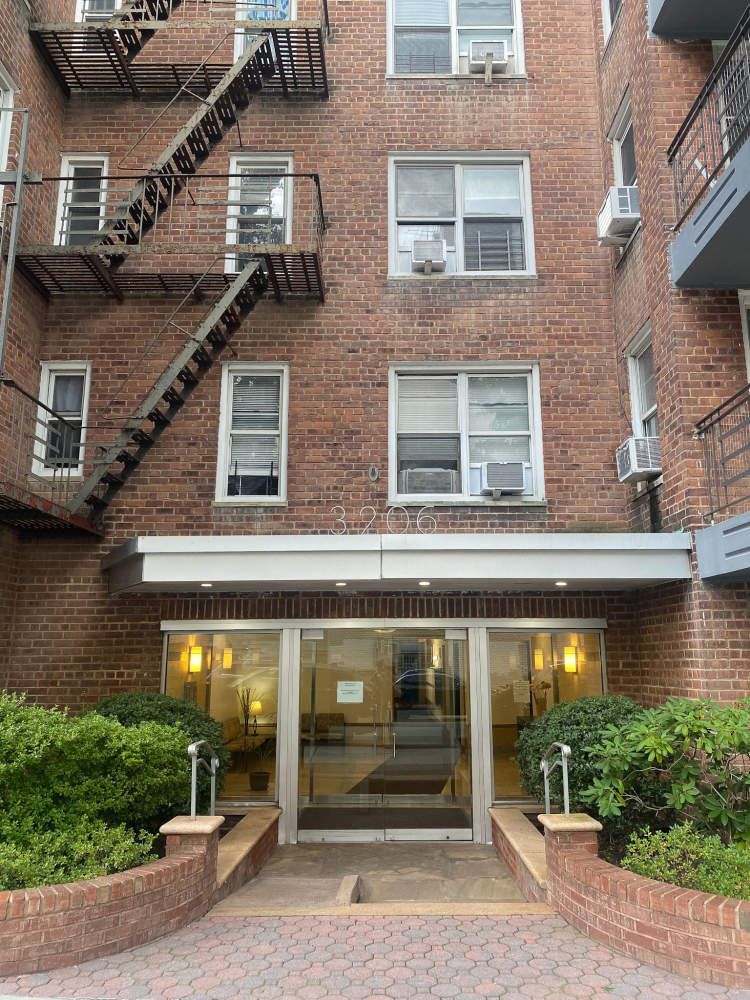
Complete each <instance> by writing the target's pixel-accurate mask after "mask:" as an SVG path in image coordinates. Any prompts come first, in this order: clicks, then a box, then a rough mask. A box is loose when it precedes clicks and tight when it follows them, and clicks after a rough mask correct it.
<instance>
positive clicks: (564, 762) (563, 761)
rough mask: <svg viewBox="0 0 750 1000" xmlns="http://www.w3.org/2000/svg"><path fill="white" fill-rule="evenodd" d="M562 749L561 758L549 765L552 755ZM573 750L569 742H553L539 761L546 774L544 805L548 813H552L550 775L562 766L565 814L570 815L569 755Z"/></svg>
mask: <svg viewBox="0 0 750 1000" xmlns="http://www.w3.org/2000/svg"><path fill="white" fill-rule="evenodd" d="M557 750H559V751H560V759H559V760H556V761H555V763H554V764H553V765H552V767H550V766H549V759H550V757H551V756H552V755H553V754H554V753H555V752H556V751H557ZM571 753H572V751H571V749H570V747H569V746H568V745H567V743H553V744H552V746H551V747H550V748H549V750H548V751H547V753H546V754H545V755H544V757H542V759H541V761H540V762H539V770H540V771H542V773H543V774H544V806H545V810H546V813H547V815H548V816H549V813H550V802H549V776H550V775H551V774H552V772H553V771H554V770H555V768H556V767H561V768H562V773H563V803H564V805H565V815H566V816H570V797H569V795H568V757H570V755H571Z"/></svg>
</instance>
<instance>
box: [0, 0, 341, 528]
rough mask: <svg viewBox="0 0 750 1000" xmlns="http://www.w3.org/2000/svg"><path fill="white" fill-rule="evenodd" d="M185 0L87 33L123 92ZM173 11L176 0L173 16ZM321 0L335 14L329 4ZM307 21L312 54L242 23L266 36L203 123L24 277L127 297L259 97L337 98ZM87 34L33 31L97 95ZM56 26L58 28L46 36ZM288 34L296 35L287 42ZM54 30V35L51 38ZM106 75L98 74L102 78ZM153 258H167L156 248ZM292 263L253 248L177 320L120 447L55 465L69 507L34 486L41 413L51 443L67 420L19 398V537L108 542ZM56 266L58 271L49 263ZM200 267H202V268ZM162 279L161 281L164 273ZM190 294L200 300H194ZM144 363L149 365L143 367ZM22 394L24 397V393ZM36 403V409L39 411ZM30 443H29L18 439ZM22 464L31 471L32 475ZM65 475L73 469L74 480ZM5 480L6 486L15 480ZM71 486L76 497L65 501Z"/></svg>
mask: <svg viewBox="0 0 750 1000" xmlns="http://www.w3.org/2000/svg"><path fill="white" fill-rule="evenodd" d="M180 2H182V0H177V2H176V0H171V2H170V0H136V2H135V3H131V4H129V5H127V6H125V7H123V8H122V9H121V11H120V12H119V14H118V16H117V18H113V19H112V20H111V21H108V22H105V23H104V24H99V25H96V26H89V25H84V26H83V27H84V28H85V29H86V32H87V33H88V34H91V35H92V36H96V38H97V45H98V46H99V48H100V50H101V49H104V50H106V52H107V53H109V54H108V55H107V59H108V60H109V65H110V68H112V67H114V68H115V69H117V68H118V67H119V69H117V71H118V72H119V71H121V77H122V79H121V82H120V83H118V84H117V85H118V86H120V87H122V86H125V85H126V84H127V85H128V86H130V87H131V89H132V90H133V92H134V93H136V92H137V91H138V90H139V89H140V88H139V85H138V84H137V81H136V84H135V86H134V84H133V81H134V76H133V73H132V69H133V66H132V61H133V59H134V58H135V57H136V56H137V55H138V53H139V52H141V51H142V49H143V47H144V45H145V44H146V43H147V42H148V41H149V39H150V38H152V37H153V34H154V33H155V31H156V30H157V28H158V27H160V26H161V25H163V24H164V23H165V15H171V16H174V13H175V11H176V10H177V9H178V7H179V3H180ZM165 3H169V7H168V8H167V7H166V6H165ZM323 3H324V6H325V0H323ZM183 23H185V22H183ZM289 24H293V22H289ZM299 24H303V27H304V30H305V32H307V35H306V36H304V37H303V41H304V46H302V47H301V45H300V42H299V39H297V41H294V40H293V41H292V42H289V37H291V36H290V35H289V28H288V25H281V24H280V23H278V22H272V23H270V24H269V22H241V25H242V28H243V30H245V31H248V32H251V31H254V28H255V27H257V33H254V37H252V38H250V39H249V40H248V44H247V47H246V49H245V51H244V53H243V54H242V55H241V56H240V58H239V59H238V60H237V61H236V62H235V63H234V65H232V66H231V67H222V68H221V69H222V72H221V77H220V78H219V79H218V80H217V79H216V76H215V73H214V76H211V75H207V76H205V77H204V84H205V88H206V90H207V91H208V90H209V87H210V92H208V95H207V97H206V98H205V99H202V100H201V105H200V107H199V108H198V110H197V111H196V112H195V114H194V115H193V116H192V117H191V119H190V120H189V121H188V122H187V124H186V125H185V126H184V127H183V128H182V129H181V130H180V132H179V133H178V134H177V136H176V137H175V138H174V139H173V141H172V142H171V143H170V144H169V145H168V146H167V147H166V149H165V150H164V152H163V153H162V154H161V156H160V157H159V158H158V159H157V160H156V161H155V162H154V163H153V164H152V166H151V168H150V169H149V171H148V172H147V173H146V174H145V175H144V176H142V177H141V179H139V180H138V182H137V183H136V184H134V186H133V187H132V188H131V190H130V191H129V193H128V194H127V196H126V197H125V198H123V199H122V200H121V202H120V203H119V204H118V205H117V206H116V208H115V209H114V212H113V214H112V215H111V216H110V217H109V218H108V219H107V220H106V221H105V222H104V224H103V225H102V228H101V229H100V230H99V231H98V232H97V233H96V235H95V236H94V237H93V239H91V240H90V241H89V243H88V244H86V245H83V246H81V245H74V246H53V245H49V246H27V247H19V248H18V251H17V255H16V258H15V262H16V267H17V268H18V270H19V271H20V272H21V273H22V274H24V275H25V276H26V277H27V278H29V280H31V281H32V283H33V284H34V285H35V286H36V287H37V289H38V290H40V291H41V292H42V293H43V294H47V295H49V291H50V286H51V288H52V289H53V290H56V291H74V289H75V282H76V279H77V277H78V276H79V275H80V268H81V266H82V265H83V266H84V267H85V268H86V269H87V271H88V273H89V274H92V273H93V274H94V275H96V278H97V280H98V281H99V284H100V289H101V290H104V291H107V292H109V293H110V294H112V295H114V296H115V297H117V298H118V299H122V297H123V292H122V289H121V288H120V287H119V285H118V280H120V272H121V269H122V265H123V263H124V262H125V261H126V260H127V259H128V255H129V253H130V252H131V251H133V250H135V249H136V248H139V249H144V248H143V247H142V246H141V244H142V240H143V237H144V235H145V234H146V233H148V232H149V231H150V230H152V229H154V228H155V226H156V225H157V224H158V219H159V215H160V213H162V212H163V211H164V210H165V209H167V208H168V207H169V204H170V202H171V201H172V200H174V198H175V197H176V196H177V195H178V194H179V192H180V190H181V189H182V186H183V182H182V180H181V178H189V177H191V176H195V175H196V174H197V172H198V171H199V169H200V167H201V166H202V165H203V164H204V163H205V161H206V160H207V158H208V157H209V156H210V154H211V152H212V150H213V149H214V148H215V147H216V145H217V144H218V143H219V142H221V140H222V139H223V137H224V136H225V135H226V134H227V133H228V132H229V131H230V130H231V129H232V128H234V127H237V126H238V121H239V115H240V114H241V112H242V111H243V110H244V109H245V108H247V107H248V105H249V104H250V101H251V100H252V98H253V97H254V96H255V95H256V94H257V93H258V92H259V91H260V90H261V89H262V88H263V87H264V86H265V85H267V84H268V82H269V81H270V80H271V79H276V80H277V81H280V83H281V86H282V89H283V90H284V92H285V93H286V92H287V90H288V89H289V88H292V87H294V88H295V89H303V88H305V87H309V86H310V85H311V84H312V86H313V88H317V89H320V88H321V87H322V88H323V90H324V92H325V94H326V95H327V80H326V76H325V67H324V63H323V55H322V52H323V38H322V31H321V30H320V29H321V24H320V23H318V24H317V27H316V26H315V25H314V24H313V27H314V28H315V30H317V31H318V39H319V42H320V45H319V49H318V50H316V49H315V46H314V45H311V43H310V37H311V32H310V31H309V30H308V29H309V28H310V25H309V24H307V25H305V24H304V23H303V22H297V25H299ZM214 26H215V25H214ZM81 27H82V26H81V25H73V26H72V30H70V31H69V30H68V29H71V26H70V25H63V26H59V25H58V26H55V25H53V26H49V25H48V26H43V25H42V26H40V25H37V26H35V28H33V29H32V34H33V35H35V42H36V44H37V45H38V46H39V47H40V48H42V49H43V50H44V51H45V58H46V59H47V62H48V63H50V61H51V62H52V63H53V64H54V66H55V75H56V77H57V78H58V80H59V81H60V83H61V86H63V88H64V89H66V91H67V92H69V91H70V89H72V87H77V88H78V89H88V87H89V86H90V87H92V88H93V87H97V88H101V87H102V86H103V85H104V86H107V84H106V83H105V84H102V83H101V82H99V83H97V81H96V80H95V79H93V78H92V79H91V80H90V81H89V82H87V79H88V78H86V79H84V77H82V76H80V75H79V76H78V77H76V76H75V73H74V71H73V69H72V68H71V67H70V62H71V59H73V56H75V57H76V58H79V57H80V59H83V56H85V55H86V48H87V46H86V44H83V45H81V44H80V30H79V29H80V28H81ZM42 29H44V30H42ZM47 29H49V31H48V32H47ZM58 29H59V30H58ZM285 31H286V32H287V35H285V34H284V32H285ZM326 31H327V23H326ZM45 32H47V35H48V36H49V37H46V38H45ZM55 35H56V36H59V37H62V36H65V38H67V39H68V41H69V42H70V39H71V38H73V41H72V42H70V44H69V45H68V47H67V49H65V47H64V46H62V47H61V46H58V48H57V54H55V47H54V45H53V44H52V43H51V42H50V37H51V36H55ZM287 36H289V37H287ZM76 38H78V39H79V41H78V42H76V41H75V39H76ZM305 38H306V41H305ZM285 46H286V48H285ZM303 47H304V48H305V51H306V53H307V56H306V58H307V68H308V70H310V67H313V69H312V72H311V73H309V72H308V74H307V76H305V74H304V73H297V72H296V71H295V65H294V64H295V59H298V58H299V53H300V52H301V51H302V48H303ZM292 50H294V51H292ZM316 51H319V53H320V66H321V67H322V71H321V72H319V71H318V70H317V69H315V68H314V67H315V64H316V62H315V61H316V58H317V57H316V55H315V52H316ZM61 53H62V54H61ZM71 53H72V54H73V55H72V56H71ZM81 53H83V55H81ZM285 53H286V55H285ZM73 61H75V60H73ZM84 64H85V60H84ZM66 66H67V67H68V68H67V69H66V68H65V67H66ZM79 68H80V66H79ZM68 71H70V73H71V74H72V77H70V78H68V77H66V75H65V74H66V72H68ZM76 72H77V71H76ZM96 72H100V70H97V71H96ZM212 72H213V71H212ZM95 76H96V73H93V77H95ZM118 79H119V78H118ZM122 81H125V82H124V83H123V82H122ZM178 84H179V86H182V84H180V83H179V79H177V78H175V79H174V81H173V89H179V86H178ZM309 176H310V177H313V178H314V180H315V185H316V189H317V202H316V212H317V213H318V214H317V216H316V217H317V218H319V219H320V224H321V231H322V226H323V223H322V219H323V216H322V203H321V202H320V190H319V185H318V181H317V175H309ZM318 210H319V211H318ZM206 249H212V250H213V249H214V248H204V247H198V248H197V251H196V252H198V253H203V252H204V251H205V250H206ZM265 249H266V250H267V249H268V248H265ZM180 250H182V248H180ZM152 252H153V251H152ZM155 252H156V253H157V254H158V253H159V248H158V246H157V248H156V250H155ZM230 253H231V251H230ZM235 254H237V251H235ZM226 255H227V250H226V247H222V248H221V250H220V252H219V255H218V258H216V256H215V259H214V265H215V264H216V263H217V261H218V262H220V263H222V265H223V261H224V257H225V256H226ZM288 256H289V255H287V259H285V260H283V261H282V263H281V265H280V267H279V271H278V272H277V273H276V272H275V271H274V266H275V265H274V261H273V260H272V255H271V254H269V253H267V252H265V253H262V252H256V251H255V248H254V246H253V245H248V246H244V247H243V248H242V251H241V252H240V253H239V254H237V260H236V265H235V266H236V267H237V269H238V271H239V273H228V272H226V270H224V271H222V274H221V279H222V280H221V282H220V284H219V288H220V289H221V291H220V292H219V294H218V295H217V297H216V299H215V300H214V303H213V305H211V306H210V307H208V310H207V312H206V314H205V315H204V316H203V318H202V319H201V320H199V321H198V322H197V323H196V324H195V325H194V327H193V329H192V331H191V332H190V333H187V331H186V330H184V329H183V328H182V327H180V326H178V324H177V323H173V322H172V321H171V320H170V321H168V323H167V324H166V325H167V326H169V325H170V324H171V326H172V327H173V328H176V329H177V330H181V331H182V332H183V333H184V334H186V339H185V340H184V342H183V344H182V346H181V348H180V349H179V350H178V351H177V352H176V353H175V354H174V355H173V356H172V357H171V360H168V361H166V362H165V363H164V366H163V367H162V369H161V374H160V375H159V376H158V377H157V378H156V381H155V382H153V384H152V385H151V388H150V389H148V390H147V391H146V393H145V397H144V396H141V402H140V403H139V404H138V405H137V406H136V408H135V409H134V410H131V412H130V415H129V416H128V417H127V418H124V420H123V424H122V426H121V429H120V431H119V433H118V434H117V437H116V438H115V439H114V440H107V441H105V443H96V442H94V443H92V442H90V441H88V440H87V441H86V442H85V443H82V444H81V445H80V448H81V450H82V457H81V458H80V459H79V458H77V457H75V456H76V455H77V448H78V447H79V446H78V445H76V444H75V441H74V442H73V447H74V451H73V452H72V453H71V454H72V455H73V456H74V457H68V458H65V459H64V460H62V461H60V460H57V461H56V462H55V461H53V464H52V466H51V467H49V466H48V468H50V469H51V470H52V472H53V473H54V475H53V478H54V479H56V480H58V481H59V480H60V479H61V478H62V480H63V492H61V494H60V496H64V499H62V501H61V502H59V503H52V502H51V501H48V500H44V501H42V500H41V499H40V496H41V495H42V494H43V493H44V483H42V486H41V487H40V489H38V490H36V491H35V493H34V494H31V495H30V494H28V490H29V488H31V489H32V490H34V487H33V486H31V487H30V486H29V475H28V473H29V472H31V473H32V476H31V478H32V479H33V478H34V470H39V469H40V463H41V467H42V472H44V466H45V462H47V461H48V460H45V459H44V458H43V457H41V458H40V456H43V455H45V454H49V449H50V447H51V446H50V443H49V442H50V440H52V439H51V438H50V437H49V435H50V431H49V429H45V430H44V431H41V432H40V430H39V427H40V423H39V420H40V418H39V417H35V416H34V413H35V412H36V413H41V409H40V407H43V408H44V410H45V411H46V412H47V421H48V423H47V424H46V425H45V427H46V428H49V427H51V428H52V432H51V433H52V434H53V436H54V434H55V433H56V432H55V428H56V427H58V428H59V427H60V426H61V425H62V424H64V423H65V421H64V419H63V418H60V417H59V415H57V414H54V413H53V412H52V411H50V410H49V408H48V407H45V406H44V404H41V403H40V401H38V400H34V399H33V397H31V396H29V395H28V393H23V391H22V390H21V391H20V392H21V394H22V395H24V396H25V397H26V399H27V400H32V405H31V409H30V410H29V413H28V414H27V418H26V419H27V423H28V424H30V427H31V430H30V431H27V432H26V437H25V439H24V440H25V441H26V442H27V443H26V445H24V446H23V447H24V448H25V454H24V453H23V448H22V449H21V450H20V451H19V452H18V455H19V457H20V459H21V460H19V462H18V463H17V470H18V471H17V474H16V476H15V482H14V481H13V477H10V478H9V480H8V482H7V483H2V484H0V508H3V511H4V516H3V517H2V518H1V519H2V520H4V521H5V522H6V523H8V524H15V525H16V526H17V527H21V528H23V527H24V525H26V526H27V527H28V528H30V529H32V530H37V531H38V530H64V529H65V528H66V527H67V528H68V529H73V530H79V531H80V530H81V529H82V526H83V525H89V526H90V530H91V531H92V532H95V533H100V532H101V530H102V528H101V520H102V515H103V513H104V511H105V510H106V509H107V507H108V506H109V504H110V503H111V501H112V499H113V498H114V497H115V496H116V495H117V493H118V492H119V490H120V489H121V488H122V487H123V485H124V484H125V483H126V482H127V480H128V478H129V477H130V476H131V475H133V473H134V472H135V471H136V470H137V469H138V468H139V467H140V465H141V463H142V462H143V460H144V459H145V457H146V455H147V454H148V453H149V452H150V450H151V449H152V448H153V447H154V445H155V444H156V443H157V441H158V440H159V438H160V437H161V435H162V434H163V433H164V431H165V430H166V428H167V427H169V426H170V424H171V423H172V422H173V421H174V419H175V417H176V416H177V414H178V413H179V412H180V410H181V409H182V407H183V406H184V405H185V403H186V402H187V400H188V399H189V397H190V396H191V395H192V393H193V392H194V391H195V390H196V388H197V387H198V386H199V385H200V383H201V381H202V380H203V378H205V376H206V375H207V374H208V372H209V371H210V370H211V368H212V367H213V365H214V364H215V362H216V361H217V360H218V358H219V357H220V355H221V352H222V351H223V349H224V348H225V347H226V346H227V345H228V344H229V342H230V340H231V338H232V336H233V335H234V333H235V332H236V331H237V329H238V328H239V327H240V325H241V324H242V322H243V320H244V319H245V318H246V317H247V315H248V314H249V313H250V312H251V311H252V310H253V309H254V308H255V305H256V304H257V303H258V301H260V299H261V298H262V297H264V295H265V294H266V293H267V292H268V290H269V287H272V289H273V291H274V293H275V294H276V297H277V298H279V297H280V296H281V293H282V292H283V291H286V290H288V289H291V290H292V291H294V288H292V285H293V281H292V277H294V276H293V275H292V277H290V273H291V272H290V267H289V260H288ZM312 256H314V257H315V261H314V266H310V265H309V263H305V262H304V261H303V266H302V267H301V268H300V269H299V270H298V271H297V272H296V274H297V275H298V276H299V274H303V277H304V282H305V283H306V286H307V292H312V293H313V294H315V296H316V297H317V298H319V299H321V300H322V299H323V297H324V289H323V281H322V275H321V271H320V262H319V260H318V259H317V254H316V253H314V254H313V255H312ZM50 262H54V263H52V264H50ZM58 263H59V266H61V267H62V268H68V277H69V279H72V280H70V285H69V287H68V288H63V287H62V286H61V284H60V279H59V276H56V275H55V274H54V267H55V266H57V265H58ZM212 267H213V265H212ZM211 269H212V268H211V267H209V269H208V271H206V273H205V274H204V276H203V278H206V276H207V275H208V274H209V272H210V271H211ZM199 270H200V271H202V270H203V266H202V265H201V267H200V268H199ZM214 270H215V268H214ZM284 275H285V276H286V278H285V280H286V285H285V287H284V288H283V289H282V287H281V285H280V279H282V278H284ZM158 277H159V278H161V275H159V276H158ZM190 277H192V279H193V280H190V281H189V283H188V290H189V294H188V296H186V298H185V300H183V305H184V304H185V302H187V301H188V299H190V300H191V301H195V300H197V301H199V302H200V301H203V300H204V299H205V297H206V295H205V294H203V293H202V292H201V289H200V286H201V282H202V281H203V278H201V279H200V280H198V281H196V280H195V278H194V276H190ZM56 283H57V287H56ZM298 283H299V280H298ZM131 287H132V285H131ZM206 289H210V290H211V291H212V292H214V291H216V284H213V285H212V284H211V282H210V280H209V281H208V282H204V285H203V291H204V292H205V291H206ZM162 290H163V291H169V290H170V289H167V288H166V287H165V288H163V289H162ZM171 290H172V291H174V290H175V289H171ZM191 296H194V298H192V299H191ZM173 318H174V314H173ZM158 336H160V335H158ZM158 336H157V340H158ZM154 343H156V341H155V342H154ZM152 346H153V345H152ZM149 350H150V348H149ZM142 360H143V359H142V358H141V360H140V361H139V362H138V364H140V363H141V361H142ZM138 364H137V365H136V368H135V369H134V370H133V372H131V374H130V375H129V376H128V379H126V383H127V382H128V380H129V379H131V377H132V376H133V375H134V372H135V370H136V369H137V368H138ZM9 384H10V383H9ZM123 384H125V383H123ZM12 388H13V387H12ZM13 391H15V392H16V394H17V395H18V393H19V390H18V388H17V387H15V388H14V389H13ZM34 405H36V407H37V408H36V411H35V410H34ZM49 421H51V423H50V422H49ZM22 436H23V435H21V436H19V440H20V439H21V437H22ZM106 436H107V435H105V437H106ZM24 460H25V462H26V466H25V472H24V465H23V461H24ZM76 467H80V468H81V471H82V472H83V482H82V483H81V485H80V488H78V489H77V491H76V486H77V482H76V477H75V468H76ZM66 470H68V471H67V473H66ZM71 472H73V475H71ZM60 473H61V474H62V475H60ZM6 478H8V477H7V476H6ZM39 478H40V477H39V474H38V473H37V474H36V479H37V480H39ZM42 478H43V477H42ZM71 480H72V489H71ZM65 489H67V490H68V491H69V492H67V493H65V492H64V491H65ZM24 491H27V492H24ZM74 491H75V492H74ZM36 493H40V496H36ZM6 494H7V496H6ZM29 496H30V497H31V498H30V499H29ZM6 501H7V502H6ZM87 508H88V516H86V517H83V516H82V515H83V514H84V512H85V511H86V509H87Z"/></svg>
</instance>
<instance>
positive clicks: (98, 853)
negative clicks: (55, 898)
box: [0, 820, 156, 891]
mask: <svg viewBox="0 0 750 1000" xmlns="http://www.w3.org/2000/svg"><path fill="white" fill-rule="evenodd" d="M153 840H154V835H153V834H148V833H146V832H145V831H141V833H140V834H136V833H134V831H133V830H129V829H128V828H127V827H126V826H125V825H124V824H121V825H120V826H112V827H108V826H107V825H106V824H105V823H104V822H102V820H95V821H94V822H91V823H80V824H79V825H78V826H77V827H72V828H71V829H69V830H57V831H48V832H47V833H40V834H38V835H37V836H36V837H35V838H34V840H33V842H31V843H30V844H29V845H28V846H19V845H18V844H14V843H7V842H6V843H0V891H2V890H5V889H24V888H27V887H28V886H36V885H59V884H60V883H61V882H71V881H75V880H76V879H85V878H96V877H97V876H98V875H112V874H113V873H114V872H121V871H125V870H126V869H128V868H135V867H136V866H137V865H145V864H147V862H149V861H154V860H155V859H156V855H155V854H152V853H151V850H150V848H151V844H152V842H153Z"/></svg>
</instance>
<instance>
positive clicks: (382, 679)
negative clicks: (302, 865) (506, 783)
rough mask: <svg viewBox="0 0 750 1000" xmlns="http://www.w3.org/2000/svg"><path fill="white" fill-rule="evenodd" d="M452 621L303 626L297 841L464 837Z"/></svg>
mask: <svg viewBox="0 0 750 1000" xmlns="http://www.w3.org/2000/svg"><path fill="white" fill-rule="evenodd" d="M455 631H456V630H454V632H455ZM458 631H459V632H460V633H461V634H460V635H458V636H456V635H452V634H451V630H446V629H433V630H421V631H417V630H412V629H340V630H337V629H326V630H323V629H319V630H314V629H310V630H305V631H303V633H302V643H301V674H300V742H299V820H298V838H299V839H300V840H303V841H304V840H326V839H333V840H335V839H347V838H348V839H352V840H361V839H369V840H384V839H386V840H399V839H458V840H470V839H471V833H472V831H471V755H470V753H471V752H470V744H471V733H470V727H469V717H468V704H469V692H468V654H467V645H468V643H467V641H466V638H465V633H463V632H461V630H458Z"/></svg>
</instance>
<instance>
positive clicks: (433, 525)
mask: <svg viewBox="0 0 750 1000" xmlns="http://www.w3.org/2000/svg"><path fill="white" fill-rule="evenodd" d="M426 510H432V505H431V504H430V505H428V506H427V507H422V508H421V509H420V510H419V511H418V512H417V516H416V520H415V521H414V526H415V528H416V529H417V531H418V532H420V534H422V535H431V534H432V533H433V532H434V531H435V530H436V529H437V522H436V520H435V518H434V517H433V516H432V515H431V514H425V511H426ZM397 512H398V513H397ZM331 513H332V514H333V515H334V526H333V527H332V528H329V529H328V532H329V534H331V535H348V534H349V532H350V531H351V532H352V533H353V534H358V535H368V534H370V529H371V528H372V529H373V534H376V535H377V534H379V533H380V532H379V531H378V525H377V520H378V512H377V511H376V510H375V508H374V507H369V506H368V507H363V508H362V509H361V510H360V512H359V517H360V522H359V523H358V524H357V525H354V524H350V522H349V521H348V520H347V518H348V514H347V512H346V509H345V508H344V507H340V506H337V507H334V508H333V509H332V510H331ZM368 514H369V515H370V519H369V520H368V521H366V523H364V524H363V523H362V521H364V520H365V519H366V518H367V516H368ZM382 519H383V515H382V514H380V520H381V523H382ZM411 524H412V520H411V517H410V515H409V511H408V510H407V509H406V507H400V506H399V507H389V508H388V513H387V514H386V515H385V527H386V530H387V531H388V533H389V534H391V535H405V534H406V533H407V531H408V530H409V528H410V527H411Z"/></svg>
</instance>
